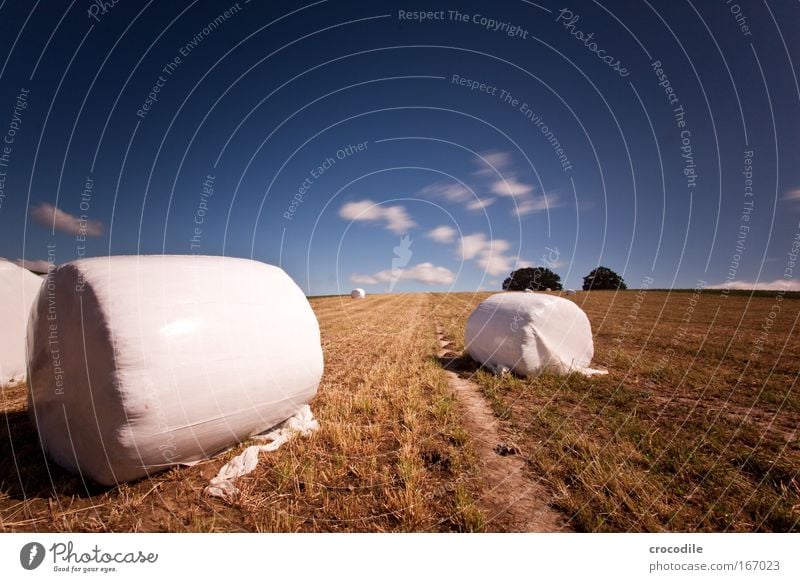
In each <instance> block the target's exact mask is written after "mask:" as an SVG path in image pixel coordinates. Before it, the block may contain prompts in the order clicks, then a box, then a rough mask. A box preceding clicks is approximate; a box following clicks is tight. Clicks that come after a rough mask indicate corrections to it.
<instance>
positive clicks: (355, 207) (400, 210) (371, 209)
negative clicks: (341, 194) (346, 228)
mask: <svg viewBox="0 0 800 582" xmlns="http://www.w3.org/2000/svg"><path fill="white" fill-rule="evenodd" d="M339 216H340V217H342V218H344V219H345V220H353V221H364V222H378V223H384V224H383V227H384V228H386V229H387V230H391V231H392V232H394V233H396V234H403V233H405V232H408V230H409V229H411V228H414V227H415V226H417V223H416V222H414V220H413V219H412V218H411V216H409V214H408V213H407V212H406V209H405V208H404V207H403V206H384V205H381V204H379V203H377V202H373V201H372V200H368V199H367V200H361V201H359V202H347V203H346V204H344V205H343V206H342V207H341V208H340V209H339Z"/></svg>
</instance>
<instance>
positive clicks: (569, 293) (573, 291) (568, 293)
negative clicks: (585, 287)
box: [567, 289, 575, 295]
mask: <svg viewBox="0 0 800 582" xmlns="http://www.w3.org/2000/svg"><path fill="white" fill-rule="evenodd" d="M567 295H575V289H567Z"/></svg>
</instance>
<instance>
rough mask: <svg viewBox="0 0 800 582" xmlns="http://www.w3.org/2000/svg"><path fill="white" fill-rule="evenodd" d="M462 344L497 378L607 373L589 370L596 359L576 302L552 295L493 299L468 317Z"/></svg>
mask: <svg viewBox="0 0 800 582" xmlns="http://www.w3.org/2000/svg"><path fill="white" fill-rule="evenodd" d="M464 341H465V344H466V346H467V352H468V353H469V355H470V356H471V357H472V358H473V359H475V360H477V361H478V362H480V363H481V364H483V365H484V366H486V367H487V368H489V369H490V370H492V371H493V372H495V373H497V374H502V373H504V372H509V371H511V372H514V373H515V374H519V375H520V376H532V375H535V374H538V373H540V372H543V371H547V372H553V373H556V374H569V373H571V372H578V373H580V374H583V375H585V376H594V375H600V374H607V373H608V372H607V371H606V370H599V369H595V368H590V367H589V365H590V364H591V361H592V357H593V356H594V341H593V339H592V328H591V324H590V323H589V318H588V317H586V314H585V313H584V312H583V310H582V309H581V308H580V307H578V306H577V305H576V304H575V303H573V302H572V301H569V300H568V299H563V298H561V297H556V296H553V295H544V294H538V293H515V292H509V293H498V294H496V295H492V296H491V297H489V298H488V299H486V300H485V301H483V302H482V303H480V304H479V305H478V306H477V307H476V308H475V310H474V311H473V312H472V313H471V314H470V316H469V319H468V320H467V327H466V330H465V334H464Z"/></svg>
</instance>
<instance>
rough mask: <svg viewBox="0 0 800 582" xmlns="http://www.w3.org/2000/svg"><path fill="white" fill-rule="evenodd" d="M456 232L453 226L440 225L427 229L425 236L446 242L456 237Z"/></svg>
mask: <svg viewBox="0 0 800 582" xmlns="http://www.w3.org/2000/svg"><path fill="white" fill-rule="evenodd" d="M456 234H458V231H457V230H456V229H455V228H453V227H451V226H447V225H442V226H437V227H436V228H434V229H433V230H430V231H428V233H427V234H426V235H425V236H426V237H428V238H429V239H431V240H433V241H436V242H438V243H442V244H447V243H451V242H453V241H454V240H455V239H456Z"/></svg>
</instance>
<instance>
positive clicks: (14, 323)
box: [0, 259, 42, 386]
mask: <svg viewBox="0 0 800 582" xmlns="http://www.w3.org/2000/svg"><path fill="white" fill-rule="evenodd" d="M41 286H42V280H41V279H40V278H39V277H38V276H37V275H34V274H33V273H31V272H30V271H29V270H28V269H23V268H22V267H18V266H17V265H15V264H13V263H10V262H8V261H5V260H2V259H0V386H4V385H6V384H12V383H16V382H21V381H22V380H24V379H25V331H26V329H27V328H28V316H29V315H30V312H31V305H33V302H34V300H35V299H36V295H37V294H38V293H39V288H40V287H41Z"/></svg>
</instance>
